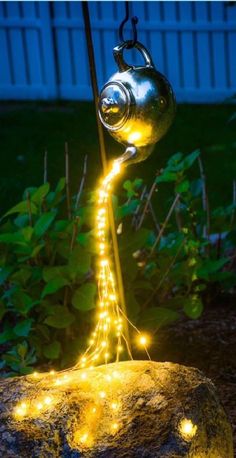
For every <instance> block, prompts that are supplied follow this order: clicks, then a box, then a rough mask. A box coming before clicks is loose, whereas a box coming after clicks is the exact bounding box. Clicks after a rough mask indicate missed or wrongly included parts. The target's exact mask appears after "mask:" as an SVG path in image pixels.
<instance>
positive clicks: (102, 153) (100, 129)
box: [82, 1, 129, 343]
mask: <svg viewBox="0 0 236 458" xmlns="http://www.w3.org/2000/svg"><path fill="white" fill-rule="evenodd" d="M82 10H83V17H84V26H85V35H86V42H87V50H88V57H89V68H90V77H91V83H92V89H93V97H94V102H95V108H96V120H97V129H98V139H99V151H100V158H101V163H102V168H103V172H104V173H106V170H107V156H106V148H105V141H104V133H103V127H102V124H101V122H100V119H99V115H98V98H99V92H98V85H97V74H96V65H95V58H94V50H93V40H92V34H91V24H90V17H89V8H88V2H87V1H82ZM108 211H109V222H110V230H111V237H112V246H113V253H114V262H115V270H116V278H117V286H118V291H119V299H120V306H121V309H122V311H123V313H124V314H125V315H127V313H126V304H125V295H124V286H123V279H122V271H121V264H120V256H119V248H118V241H117V235H116V227H115V221H114V214H113V209H112V203H111V201H109V207H108ZM124 325H125V328H124V332H125V337H126V339H127V341H128V343H129V328H128V324H127V322H126V321H125V323H124Z"/></svg>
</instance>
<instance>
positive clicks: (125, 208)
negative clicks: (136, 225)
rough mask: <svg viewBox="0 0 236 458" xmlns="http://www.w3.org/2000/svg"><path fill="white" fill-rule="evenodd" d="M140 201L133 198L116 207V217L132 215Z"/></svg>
mask: <svg viewBox="0 0 236 458" xmlns="http://www.w3.org/2000/svg"><path fill="white" fill-rule="evenodd" d="M139 203H140V201H139V200H138V199H133V200H131V201H130V202H129V203H125V204H124V205H122V206H120V207H117V208H116V212H115V217H116V219H122V218H125V216H128V215H132V214H133V213H134V212H135V210H136V209H137V207H138V205H139Z"/></svg>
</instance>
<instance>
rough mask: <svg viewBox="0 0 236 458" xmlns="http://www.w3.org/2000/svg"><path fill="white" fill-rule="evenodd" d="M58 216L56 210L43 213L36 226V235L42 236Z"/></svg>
mask: <svg viewBox="0 0 236 458" xmlns="http://www.w3.org/2000/svg"><path fill="white" fill-rule="evenodd" d="M55 216H56V212H55V211H51V212H47V213H43V214H42V215H41V216H40V218H39V219H38V221H37V222H36V224H35V226H34V233H35V235H36V237H42V235H43V234H45V232H46V231H47V229H48V228H49V226H50V225H51V224H52V222H53V221H54V219H55Z"/></svg>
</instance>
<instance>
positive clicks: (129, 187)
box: [123, 180, 137, 197]
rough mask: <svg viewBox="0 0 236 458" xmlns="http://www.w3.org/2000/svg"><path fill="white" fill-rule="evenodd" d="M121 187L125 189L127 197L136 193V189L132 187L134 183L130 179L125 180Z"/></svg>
mask: <svg viewBox="0 0 236 458" xmlns="http://www.w3.org/2000/svg"><path fill="white" fill-rule="evenodd" d="M123 188H124V189H125V190H126V191H127V196H128V197H133V196H136V195H137V193H136V191H135V189H134V184H133V183H132V182H131V181H130V180H126V181H125V182H124V183H123Z"/></svg>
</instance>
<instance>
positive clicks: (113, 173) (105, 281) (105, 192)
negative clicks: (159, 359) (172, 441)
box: [76, 160, 150, 369]
mask: <svg viewBox="0 0 236 458" xmlns="http://www.w3.org/2000/svg"><path fill="white" fill-rule="evenodd" d="M121 169H122V163H121V161H119V160H115V161H113V163H112V167H111V170H110V171H109V173H108V174H107V175H106V176H105V177H104V178H103V180H102V182H101V185H100V186H99V188H98V195H97V211H96V222H95V226H96V238H97V242H98V264H97V286H98V304H97V323H96V326H95V329H94V331H93V332H92V334H91V336H90V340H89V346H88V348H87V350H86V351H85V352H84V354H83V355H82V357H81V358H80V360H79V362H78V364H77V365H76V367H77V368H81V369H83V368H87V367H89V368H92V367H94V366H95V365H98V364H102V363H105V364H107V363H108V362H110V361H111V360H113V361H116V362H118V361H119V359H120V354H121V353H122V352H123V351H124V350H125V349H126V350H127V353H128V356H129V358H130V359H133V357H132V352H131V348H130V346H129V343H128V341H127V339H126V336H125V332H124V323H125V320H126V321H127V322H128V324H129V325H130V326H132V328H133V329H134V330H135V331H136V332H137V334H138V336H139V344H140V345H141V346H142V347H143V348H144V349H145V351H146V354H147V356H148V358H149V359H150V356H149V353H148V351H147V339H146V337H145V336H144V335H142V334H141V332H140V331H139V330H138V329H137V328H136V326H134V325H133V323H132V322H131V321H130V320H129V319H128V317H127V316H126V315H125V314H124V312H123V310H122V309H121V307H120V305H119V298H118V295H117V290H116V282H115V277H114V273H113V270H112V262H111V255H110V252H109V242H108V233H109V216H108V202H109V198H110V196H111V191H112V184H113V182H114V179H115V178H116V177H117V175H119V174H120V172H121Z"/></svg>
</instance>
